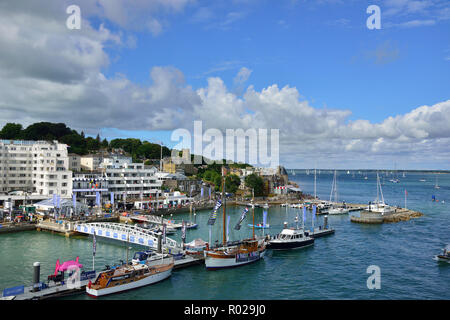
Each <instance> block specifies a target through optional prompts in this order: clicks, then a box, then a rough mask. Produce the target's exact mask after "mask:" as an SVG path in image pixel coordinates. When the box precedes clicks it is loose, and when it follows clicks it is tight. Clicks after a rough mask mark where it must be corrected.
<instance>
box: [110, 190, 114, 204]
mask: <svg viewBox="0 0 450 320" xmlns="http://www.w3.org/2000/svg"><path fill="white" fill-rule="evenodd" d="M113 204H114V192H111V205H113Z"/></svg>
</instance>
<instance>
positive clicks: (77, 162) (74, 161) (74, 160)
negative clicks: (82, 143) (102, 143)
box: [69, 153, 81, 172]
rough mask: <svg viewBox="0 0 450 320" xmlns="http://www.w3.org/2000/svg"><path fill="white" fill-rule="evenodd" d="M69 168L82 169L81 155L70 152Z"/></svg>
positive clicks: (72, 169)
mask: <svg viewBox="0 0 450 320" xmlns="http://www.w3.org/2000/svg"><path fill="white" fill-rule="evenodd" d="M69 170H71V171H73V172H79V171H81V156H80V155H78V154H75V153H69Z"/></svg>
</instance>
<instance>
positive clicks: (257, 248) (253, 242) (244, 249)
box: [204, 174, 266, 270]
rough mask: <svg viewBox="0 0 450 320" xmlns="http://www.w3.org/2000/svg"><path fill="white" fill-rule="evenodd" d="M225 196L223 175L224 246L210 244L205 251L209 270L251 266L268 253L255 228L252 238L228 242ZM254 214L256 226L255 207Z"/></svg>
mask: <svg viewBox="0 0 450 320" xmlns="http://www.w3.org/2000/svg"><path fill="white" fill-rule="evenodd" d="M224 194H225V177H224V176H223V174H222V203H223V221H222V224H223V241H222V245H219V246H217V247H215V248H210V247H209V246H210V244H208V245H207V247H206V250H205V251H204V256H205V266H206V269H207V270H214V269H223V268H231V267H237V266H241V265H245V264H249V263H252V262H255V261H258V260H260V259H261V258H263V257H264V254H265V252H266V244H265V240H264V238H262V239H257V238H256V237H255V228H254V226H253V237H252V238H250V239H244V240H241V241H235V242H232V243H229V242H228V241H227V235H226V231H225V215H226V203H225V197H224ZM247 212H248V209H247V208H245V209H244V212H242V214H241V217H240V220H239V222H238V224H237V225H236V227H235V229H237V230H239V229H240V225H241V223H242V221H243V220H244V219H245V216H246V214H247ZM252 213H253V225H254V224H255V214H254V207H253V208H252ZM214 221H215V219H214ZM212 223H214V222H212ZM209 224H210V223H209Z"/></svg>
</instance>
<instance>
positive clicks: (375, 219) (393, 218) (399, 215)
mask: <svg viewBox="0 0 450 320" xmlns="http://www.w3.org/2000/svg"><path fill="white" fill-rule="evenodd" d="M421 216H423V213H421V212H418V211H413V210H410V209H405V208H396V209H395V211H394V212H392V213H388V214H380V213H377V212H369V211H361V213H360V216H359V217H358V216H354V215H351V216H350V221H351V222H356V223H367V224H381V223H392V222H400V221H408V220H410V219H411V218H418V217H421Z"/></svg>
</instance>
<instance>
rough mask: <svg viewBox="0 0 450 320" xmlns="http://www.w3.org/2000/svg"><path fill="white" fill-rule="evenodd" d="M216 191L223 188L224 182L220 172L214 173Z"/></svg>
mask: <svg viewBox="0 0 450 320" xmlns="http://www.w3.org/2000/svg"><path fill="white" fill-rule="evenodd" d="M212 182H213V183H214V185H215V186H216V187H215V190H216V191H220V190H221V187H220V186H221V184H222V177H221V176H220V175H219V174H216V175H214V178H213V181H212Z"/></svg>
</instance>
